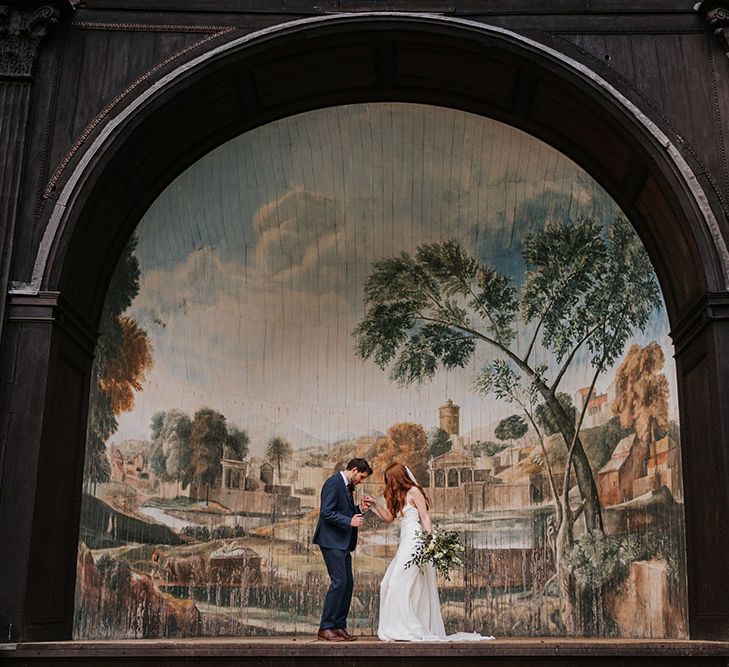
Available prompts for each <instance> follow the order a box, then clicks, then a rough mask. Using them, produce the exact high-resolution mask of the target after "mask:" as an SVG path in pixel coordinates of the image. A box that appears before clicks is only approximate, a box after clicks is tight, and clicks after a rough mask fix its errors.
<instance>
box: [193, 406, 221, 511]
mask: <svg viewBox="0 0 729 667" xmlns="http://www.w3.org/2000/svg"><path fill="white" fill-rule="evenodd" d="M227 437H228V429H227V427H226V423H225V417H224V416H223V415H222V414H220V413H219V412H217V411H215V410H212V409H211V408H200V409H199V410H198V411H197V412H196V413H195V416H194V417H193V419H192V425H191V428H190V447H191V450H192V454H191V468H192V475H191V478H192V481H193V482H194V483H195V485H196V486H197V488H198V489H199V488H200V487H201V486H203V485H204V486H205V488H206V493H205V502H206V503H207V502H209V499H210V486H211V485H215V484H216V483H217V482H218V481H219V479H220V474H221V466H220V459H221V458H222V456H223V445H224V444H225V441H226V439H227Z"/></svg>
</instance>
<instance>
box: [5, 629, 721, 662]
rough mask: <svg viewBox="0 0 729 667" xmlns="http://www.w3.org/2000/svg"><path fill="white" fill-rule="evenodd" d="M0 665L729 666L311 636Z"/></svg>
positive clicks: (557, 641)
mask: <svg viewBox="0 0 729 667" xmlns="http://www.w3.org/2000/svg"><path fill="white" fill-rule="evenodd" d="M0 661H1V662H4V663H5V664H10V665H13V666H14V667H20V666H21V665H40V664H54V665H55V664H57V665H62V664H69V665H70V664H75V665H84V664H98V665H111V664H114V665H125V664H129V665H161V664H163V665H174V664H191V663H194V664H201V665H217V664H233V663H235V664H239V665H246V664H250V665H302V666H307V667H313V666H321V665H322V664H323V663H326V664H331V665H334V664H337V665H341V666H342V667H345V666H346V667H351V666H358V665H362V666H365V665H373V666H377V667H382V666H383V665H385V664H388V665H389V664H395V663H398V664H415V663H417V664H418V665H423V666H426V665H427V666H428V667H431V666H432V667H435V666H437V665H441V666H442V665H443V663H444V662H447V663H450V664H463V665H470V664H489V665H529V667H538V666H540V665H551V666H554V665H621V667H622V666H628V665H651V666H653V665H671V666H679V665H680V666H681V667H684V666H688V665H722V666H723V667H726V666H727V665H729V642H721V641H695V640H691V641H690V640H626V639H618V640H616V639H584V638H583V639H564V638H534V639H531V638H530V639H525V638H506V637H504V638H497V639H495V640H493V641H485V642H417V643H416V642H413V643H411V642H381V641H379V640H378V639H377V638H376V637H370V636H361V637H359V638H358V640H357V641H355V642H337V643H330V642H323V641H317V640H316V639H315V638H314V637H313V636H312V637H271V638H245V639H229V638H226V639H217V638H216V639H213V638H203V639H174V640H173V639H167V640H160V639H140V640H125V641H120V640H107V641H62V642H33V643H21V644H0Z"/></svg>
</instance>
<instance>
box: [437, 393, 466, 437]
mask: <svg viewBox="0 0 729 667" xmlns="http://www.w3.org/2000/svg"><path fill="white" fill-rule="evenodd" d="M460 411H461V406H459V405H454V403H453V401H452V400H451V399H450V398H449V399H448V400H447V401H446V404H445V405H441V406H440V407H439V408H438V416H439V417H440V427H441V428H442V429H443V430H444V431H445V432H446V433H447V434H448V435H450V436H454V437H455V438H457V437H458V434H459V431H460V429H459V423H458V422H459V420H460Z"/></svg>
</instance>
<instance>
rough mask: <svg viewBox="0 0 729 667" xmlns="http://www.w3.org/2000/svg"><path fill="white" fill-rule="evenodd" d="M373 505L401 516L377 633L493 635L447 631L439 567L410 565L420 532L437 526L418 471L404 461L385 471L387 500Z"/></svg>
mask: <svg viewBox="0 0 729 667" xmlns="http://www.w3.org/2000/svg"><path fill="white" fill-rule="evenodd" d="M365 499H367V500H371V501H372V505H371V508H372V509H373V510H374V511H375V512H376V513H377V515H378V516H379V517H380V518H381V519H382V520H383V521H386V522H387V523H391V522H393V521H394V520H395V519H396V518H397V519H399V521H400V542H399V544H398V548H397V553H396V554H395V557H394V558H393V559H392V561H391V562H390V565H389V566H388V568H387V571H386V572H385V576H384V578H383V579H382V583H381V584H380V622H379V625H378V627H377V636H378V637H379V638H380V639H382V640H386V641H396V640H399V641H458V640H474V641H475V640H483V639H493V637H484V636H482V635H479V634H476V633H471V632H459V633H456V634H455V635H446V633H445V627H444V626H443V618H442V616H441V613H440V599H439V598H438V585H437V581H436V574H435V568H434V567H433V565H432V563H427V564H426V565H424V566H422V567H417V566H415V565H411V566H410V567H408V568H406V567H405V564H406V563H407V562H408V561H409V560H410V559H411V558H412V556H413V552H414V551H415V544H416V536H417V533H418V532H419V531H422V530H424V531H427V532H430V531H431V530H432V529H433V526H432V523H431V521H430V515H429V514H428V507H429V504H428V498H427V496H426V495H425V492H424V491H423V487H422V486H420V484H418V482H417V481H416V479H415V476H414V475H413V473H412V472H411V471H410V469H409V468H408V467H407V466H404V465H403V464H402V463H393V464H391V465H390V466H388V467H387V469H386V470H385V504H386V507H383V506H382V505H380V504H379V503H378V502H377V501H376V500H375V499H374V498H371V497H370V496H365Z"/></svg>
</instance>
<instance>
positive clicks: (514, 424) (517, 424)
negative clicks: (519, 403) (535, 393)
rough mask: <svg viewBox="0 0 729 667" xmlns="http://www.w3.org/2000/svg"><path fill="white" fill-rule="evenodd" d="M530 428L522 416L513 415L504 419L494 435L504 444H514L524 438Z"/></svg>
mask: <svg viewBox="0 0 729 667" xmlns="http://www.w3.org/2000/svg"><path fill="white" fill-rule="evenodd" d="M528 430H529V426H527V423H526V421H525V420H524V417H522V416H521V415H511V416H509V417H505V418H504V419H502V420H501V421H500V422H499V423H498V424H497V426H496V429H495V430H494V435H495V436H496V437H497V438H498V439H499V440H501V441H502V442H506V441H507V440H508V441H509V442H513V441H514V440H519V439H520V438H523V437H524V436H525V435H526V434H527V431H528Z"/></svg>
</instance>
